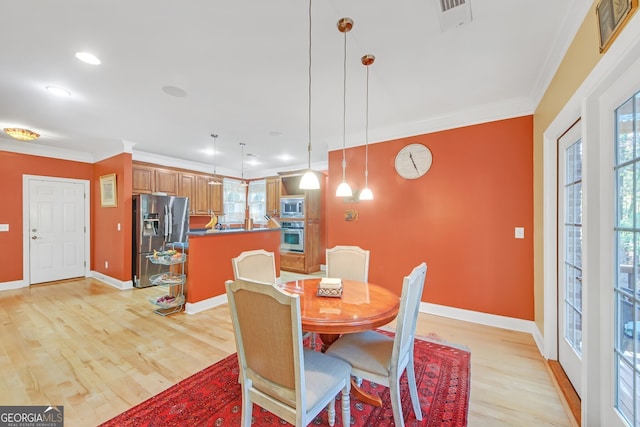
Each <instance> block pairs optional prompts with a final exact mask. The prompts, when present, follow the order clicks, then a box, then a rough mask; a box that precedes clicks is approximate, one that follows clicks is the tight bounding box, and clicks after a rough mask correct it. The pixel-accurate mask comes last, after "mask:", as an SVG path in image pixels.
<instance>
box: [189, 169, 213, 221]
mask: <svg viewBox="0 0 640 427" xmlns="http://www.w3.org/2000/svg"><path fill="white" fill-rule="evenodd" d="M209 180H210V179H209V177H208V176H206V175H196V186H195V191H194V198H193V202H192V203H191V206H192V209H193V214H194V215H209V214H210V213H211V212H209V209H210V208H209V187H210V185H209Z"/></svg>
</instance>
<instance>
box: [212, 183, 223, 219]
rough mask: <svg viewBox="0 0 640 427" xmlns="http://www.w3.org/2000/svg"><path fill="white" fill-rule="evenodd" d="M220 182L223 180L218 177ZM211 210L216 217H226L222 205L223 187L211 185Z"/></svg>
mask: <svg viewBox="0 0 640 427" xmlns="http://www.w3.org/2000/svg"><path fill="white" fill-rule="evenodd" d="M217 179H218V181H219V182H222V178H220V177H217ZM208 187H209V209H211V212H212V213H214V214H216V215H218V216H219V215H224V205H223V203H222V185H209V186H208Z"/></svg>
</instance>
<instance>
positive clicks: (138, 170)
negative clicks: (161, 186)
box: [131, 165, 155, 194]
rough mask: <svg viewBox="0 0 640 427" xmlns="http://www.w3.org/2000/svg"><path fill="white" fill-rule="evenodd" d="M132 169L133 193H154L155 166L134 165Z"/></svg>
mask: <svg viewBox="0 0 640 427" xmlns="http://www.w3.org/2000/svg"><path fill="white" fill-rule="evenodd" d="M131 171H132V175H133V189H132V191H133V193H134V194H151V193H153V174H154V172H155V168H154V167H151V166H143V165H133V166H132V168H131Z"/></svg>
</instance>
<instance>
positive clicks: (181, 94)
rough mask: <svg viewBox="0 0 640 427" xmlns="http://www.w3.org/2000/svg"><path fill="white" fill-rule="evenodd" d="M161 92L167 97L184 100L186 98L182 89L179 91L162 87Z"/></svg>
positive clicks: (169, 87) (170, 87) (177, 88)
mask: <svg viewBox="0 0 640 427" xmlns="http://www.w3.org/2000/svg"><path fill="white" fill-rule="evenodd" d="M162 91H163V92H164V93H166V94H167V95H171V96H175V97H176V98H184V97H185V96H187V92H186V91H185V90H184V89H180V88H179V87H175V86H163V87H162Z"/></svg>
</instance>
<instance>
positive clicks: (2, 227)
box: [0, 224, 9, 231]
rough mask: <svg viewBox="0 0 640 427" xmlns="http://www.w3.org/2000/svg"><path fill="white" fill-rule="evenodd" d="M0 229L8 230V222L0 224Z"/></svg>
mask: <svg viewBox="0 0 640 427" xmlns="http://www.w3.org/2000/svg"><path fill="white" fill-rule="evenodd" d="M0 231H9V224H0Z"/></svg>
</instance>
